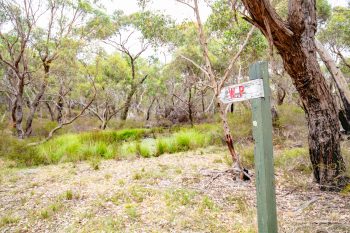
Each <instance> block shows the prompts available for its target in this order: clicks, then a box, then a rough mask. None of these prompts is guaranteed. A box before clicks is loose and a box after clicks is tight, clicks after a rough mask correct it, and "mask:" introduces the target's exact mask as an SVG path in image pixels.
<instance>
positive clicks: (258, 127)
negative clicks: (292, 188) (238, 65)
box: [249, 62, 277, 233]
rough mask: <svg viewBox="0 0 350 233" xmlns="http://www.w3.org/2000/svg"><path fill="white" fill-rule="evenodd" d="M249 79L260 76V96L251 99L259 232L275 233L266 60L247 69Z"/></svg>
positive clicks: (270, 125)
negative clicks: (262, 90) (261, 82)
mask: <svg viewBox="0 0 350 233" xmlns="http://www.w3.org/2000/svg"><path fill="white" fill-rule="evenodd" d="M249 77H250V80H255V79H263V86H264V96H265V97H263V98H258V99H253V100H251V103H252V111H253V114H252V117H253V136H254V140H255V152H254V159H255V171H256V193H257V205H258V228H259V233H277V216H276V194H275V180H274V167H273V148H272V117H271V106H270V86H269V74H268V66H267V62H258V63H255V64H253V65H251V66H250V68H249Z"/></svg>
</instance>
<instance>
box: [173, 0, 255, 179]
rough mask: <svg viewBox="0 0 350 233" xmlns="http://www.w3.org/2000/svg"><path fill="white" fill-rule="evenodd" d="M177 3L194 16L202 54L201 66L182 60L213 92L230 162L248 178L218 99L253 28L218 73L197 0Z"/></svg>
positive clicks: (224, 107)
mask: <svg viewBox="0 0 350 233" xmlns="http://www.w3.org/2000/svg"><path fill="white" fill-rule="evenodd" d="M177 1H178V2H180V3H183V4H184V5H186V6H188V7H190V8H191V9H192V10H193V12H194V14H195V17H196V23H197V32H198V37H197V38H198V39H197V41H198V42H199V45H200V48H201V51H202V53H203V66H202V65H201V64H198V63H196V62H195V61H193V60H192V59H190V58H188V57H186V56H183V58H184V59H185V60H187V61H189V62H191V63H192V64H193V65H195V66H196V67H197V68H198V69H200V70H201V72H203V74H204V75H205V76H204V77H205V79H204V80H199V81H198V82H199V83H201V84H203V85H206V86H208V87H209V88H210V89H212V90H213V92H214V96H215V101H216V105H217V107H218V108H219V111H220V117H221V120H222V122H223V129H224V133H225V141H226V144H227V146H228V149H229V151H230V154H231V157H232V160H233V161H234V162H235V164H234V167H235V169H237V170H238V171H239V172H240V174H241V177H243V176H249V175H248V174H246V172H245V169H244V168H243V167H242V165H241V162H240V157H239V154H238V153H237V152H236V151H235V149H234V144H233V138H232V135H231V131H230V128H229V125H228V122H227V114H226V112H227V106H224V105H223V104H222V102H221V101H220V99H219V95H220V92H221V89H222V88H223V86H224V84H225V83H226V81H227V80H228V79H229V78H231V77H232V75H233V73H234V68H235V64H236V62H237V60H238V58H239V57H240V55H241V54H242V52H243V50H244V49H245V47H246V46H247V44H248V42H249V40H250V38H251V37H252V36H253V34H254V29H255V28H254V27H250V28H249V29H248V32H247V33H246V34H245V36H244V39H243V40H241V41H240V42H238V44H240V46H238V48H237V49H232V51H231V53H230V55H231V56H230V59H228V61H227V63H226V65H225V66H224V69H222V70H221V71H219V72H218V71H217V70H215V67H214V64H213V58H212V56H211V54H212V53H211V52H210V47H209V45H210V43H209V39H208V38H209V37H208V33H207V31H206V30H205V27H204V25H203V23H202V20H201V16H200V11H199V6H198V0H192V1H184V0H177ZM237 39H238V38H237Z"/></svg>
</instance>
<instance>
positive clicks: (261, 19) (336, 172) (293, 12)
mask: <svg viewBox="0 0 350 233" xmlns="http://www.w3.org/2000/svg"><path fill="white" fill-rule="evenodd" d="M242 1H243V3H244V5H245V7H246V9H247V10H248V11H249V13H250V17H249V18H248V17H247V18H246V19H247V20H248V21H249V22H251V23H253V24H254V25H256V26H257V27H258V28H259V29H260V30H261V32H262V33H263V34H264V35H265V37H266V38H269V35H268V34H269V33H268V29H267V25H268V27H269V30H270V32H271V33H270V35H271V40H272V41H273V44H274V46H275V47H276V48H277V50H278V51H279V53H280V55H281V57H282V59H283V63H284V67H285V69H286V71H287V72H288V74H289V75H290V77H291V78H292V80H293V84H294V86H295V87H296V89H297V91H298V93H299V95H300V99H301V102H302V105H303V107H304V109H305V113H306V116H307V120H308V129H309V140H308V141H309V154H310V160H311V163H312V166H313V174H314V178H315V181H316V182H317V183H318V184H320V187H321V188H322V189H338V188H339V187H341V186H342V185H343V181H344V180H345V179H344V171H345V164H344V161H343V158H342V156H341V153H340V135H339V131H340V127H339V124H338V110H337V108H336V105H335V100H334V98H333V96H332V94H331V92H330V90H329V87H328V85H327V83H326V81H325V78H324V77H323V74H322V72H321V69H320V66H319V64H318V61H317V56H316V53H317V51H316V46H315V41H314V37H315V33H316V28H317V21H316V2H315V1H314V0H310V1H296V0H290V1H289V13H288V22H285V21H283V20H282V19H281V18H280V17H279V16H278V15H277V13H276V12H275V10H274V9H273V8H272V6H271V4H270V1H268V0H242Z"/></svg>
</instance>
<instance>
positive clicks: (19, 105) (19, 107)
mask: <svg viewBox="0 0 350 233" xmlns="http://www.w3.org/2000/svg"><path fill="white" fill-rule="evenodd" d="M23 91H24V78H20V79H19V80H18V85H17V95H16V105H15V106H16V108H15V119H16V123H15V126H16V131H17V136H18V138H20V139H23V138H24V131H23V128H22V120H23Z"/></svg>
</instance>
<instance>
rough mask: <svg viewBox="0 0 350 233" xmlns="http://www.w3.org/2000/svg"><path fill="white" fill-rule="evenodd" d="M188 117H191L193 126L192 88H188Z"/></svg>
mask: <svg viewBox="0 0 350 233" xmlns="http://www.w3.org/2000/svg"><path fill="white" fill-rule="evenodd" d="M187 105H188V118H189V119H190V123H191V126H192V127H193V112H192V88H191V87H189V88H188V102H187Z"/></svg>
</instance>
